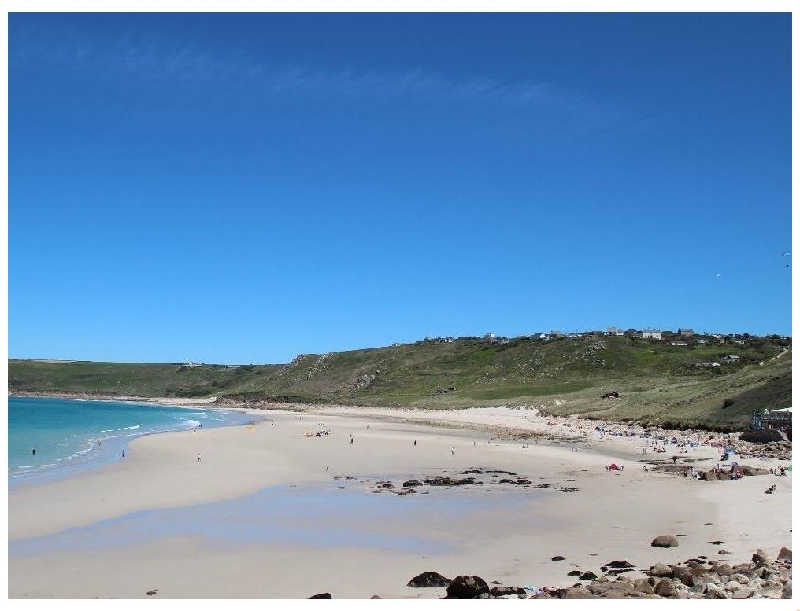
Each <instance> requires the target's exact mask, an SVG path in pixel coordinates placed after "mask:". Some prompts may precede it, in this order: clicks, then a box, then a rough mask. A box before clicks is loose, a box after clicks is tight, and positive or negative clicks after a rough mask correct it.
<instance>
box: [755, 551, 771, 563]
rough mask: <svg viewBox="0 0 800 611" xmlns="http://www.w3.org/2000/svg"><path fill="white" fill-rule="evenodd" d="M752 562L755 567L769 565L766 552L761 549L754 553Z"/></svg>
mask: <svg viewBox="0 0 800 611" xmlns="http://www.w3.org/2000/svg"><path fill="white" fill-rule="evenodd" d="M753 562H755V563H756V564H757V565H763V564H769V557H768V556H767V552H765V551H764V550H763V549H761V548H759V549H757V550H756V553H755V554H753Z"/></svg>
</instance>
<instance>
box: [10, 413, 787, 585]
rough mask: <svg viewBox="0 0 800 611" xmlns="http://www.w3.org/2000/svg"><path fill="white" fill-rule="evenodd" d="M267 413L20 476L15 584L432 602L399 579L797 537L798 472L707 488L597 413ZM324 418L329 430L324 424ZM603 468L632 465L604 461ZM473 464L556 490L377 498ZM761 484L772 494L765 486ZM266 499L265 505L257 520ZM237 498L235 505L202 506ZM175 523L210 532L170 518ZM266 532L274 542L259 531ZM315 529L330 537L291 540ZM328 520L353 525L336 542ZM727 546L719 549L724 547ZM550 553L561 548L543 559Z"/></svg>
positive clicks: (503, 577) (599, 561)
mask: <svg viewBox="0 0 800 611" xmlns="http://www.w3.org/2000/svg"><path fill="white" fill-rule="evenodd" d="M258 413H260V414H263V413H264V412H263V411H259V412H258ZM267 415H268V416H269V417H270V418H272V419H273V420H274V422H272V423H269V422H264V423H260V424H258V425H256V426H253V427H247V426H240V427H228V428H222V429H213V430H200V431H198V432H195V433H192V432H186V433H167V434H161V435H152V436H149V437H143V438H140V439H137V440H135V441H134V442H133V443H132V444H131V446H130V449H129V452H128V455H127V457H126V458H125V459H124V460H120V461H118V462H117V463H115V464H112V465H107V466H103V467H100V468H98V469H96V470H94V471H90V472H85V473H79V474H76V475H74V476H71V477H69V478H67V479H63V480H60V481H53V482H49V483H44V484H36V485H33V484H30V485H23V486H19V487H16V488H14V489H12V490H11V492H10V494H9V545H10V552H9V553H10V556H9V597H11V598H28V597H34V598H51V597H56V598H65V597H66V598H69V597H79V598H91V597H95V596H97V597H104V598H105V597H109V598H111V597H117V598H147V596H146V595H145V592H147V591H150V590H153V589H157V590H158V594H157V595H156V596H157V597H159V598H306V597H308V596H311V595H312V594H315V593H317V592H330V593H331V594H332V595H333V597H334V598H369V597H370V596H372V595H373V594H378V595H379V596H381V597H383V598H431V597H440V596H442V595H443V592H444V591H443V589H442V588H433V589H428V588H408V587H406V582H407V581H408V580H409V579H410V578H411V577H413V576H414V575H417V574H418V573H421V572H423V571H438V572H439V573H442V574H443V575H445V576H448V577H451V578H452V577H454V576H455V575H461V574H468V575H480V576H482V577H483V578H484V579H486V581H487V582H491V581H498V582H501V583H502V584H504V585H513V586H524V585H536V586H544V585H551V586H567V585H571V584H573V583H575V578H574V577H569V576H567V572H568V571H570V570H574V569H579V570H582V571H585V570H591V571H594V572H595V573H597V574H600V567H601V566H602V565H603V564H605V563H607V562H609V561H611V560H628V561H629V562H631V563H633V564H635V565H636V566H637V567H641V568H642V569H647V568H648V567H649V566H651V565H653V564H655V563H657V562H667V563H672V562H679V561H684V560H687V559H689V558H692V557H696V556H699V555H705V556H708V557H709V559H715V560H716V559H724V560H726V561H729V562H731V563H736V562H745V561H747V560H749V559H750V557H751V555H752V554H753V553H754V552H755V551H756V548H763V549H764V550H766V551H767V553H768V554H769V555H771V556H773V557H774V556H776V555H777V553H778V551H779V549H780V548H781V547H782V546H786V547H789V548H791V540H792V535H791V527H792V526H791V481H792V476H791V474H789V476H788V477H775V476H758V477H746V478H743V479H741V480H738V481H714V482H701V481H694V480H691V479H687V478H683V477H677V476H674V475H668V474H663V473H652V472H644V471H643V470H642V468H641V463H640V462H639V461H640V460H642V459H652V458H656V456H653V455H652V454H649V455H646V456H643V455H642V454H641V451H642V447H643V446H644V445H645V444H646V443H647V442H646V440H643V439H641V438H638V437H612V436H609V435H605V436H604V438H603V439H601V438H600V433H599V432H597V431H595V430H594V427H595V426H596V425H597V423H588V422H585V421H580V420H578V419H575V418H571V419H565V418H561V419H555V418H542V417H541V416H539V415H537V414H536V412H535V410H518V409H507V408H505V407H497V408H475V409H469V410H459V411H448V412H441V411H430V412H427V411H416V410H415V411H409V410H392V409H377V408H369V409H365V408H344V407H333V408H322V409H318V408H307V411H305V412H303V413H298V412H294V411H286V410H271V411H269V412H268V414H267ZM431 423H446V424H447V425H448V428H445V427H440V426H434V425H432V424H431ZM452 427H461V428H452ZM511 429H515V430H517V431H520V430H526V431H530V432H531V433H534V432H538V433H541V434H545V433H552V432H553V431H554V430H556V431H558V432H559V433H560V434H562V435H566V436H567V437H571V438H573V439H572V441H564V440H562V441H558V440H547V439H545V438H541V439H540V440H539V441H538V444H534V443H533V442H532V441H503V440H499V439H494V440H492V441H490V438H492V437H493V436H494V435H496V434H497V432H498V431H505V432H508V431H509V430H511ZM318 430H327V431H329V434H328V435H323V436H321V437H317V436H316V435H315V433H316V431H318ZM308 434H311V436H307V435H308ZM351 434H352V438H353V443H352V444H351V443H350V435H351ZM700 437H702V436H700ZM415 439H416V440H417V445H416V446H414V445H413V440H415ZM526 446H527V447H526ZM673 453H674V452H672V451H670V452H669V453H667V454H661V455H659V456H658V458H664V457H669V456H672V454H673ZM198 454H200V455H202V461H200V462H198V460H197V457H198ZM679 459H680V461H687V460H694V461H699V462H697V463H695V464H698V465H701V466H705V468H708V467H710V466H712V465H713V464H715V463H716V461H717V460H718V459H719V451H718V450H717V449H716V448H712V447H708V446H700V447H697V448H695V449H693V450H691V451H689V452H688V453H687V454H680V455H679ZM610 462H617V463H618V464H623V465H625V467H626V468H625V470H624V471H622V472H608V471H606V470H605V465H607V464H609V463H610ZM743 462H745V463H747V464H753V465H754V466H761V467H766V468H769V467H770V466H775V465H777V464H778V463H777V461H762V460H757V459H750V460H745V461H743ZM783 464H786V463H783ZM476 467H477V468H482V469H502V470H507V471H513V472H516V473H518V474H519V475H520V476H525V477H527V478H529V479H531V480H532V482H533V483H534V484H535V483H549V484H551V487H550V488H548V489H544V490H539V489H534V488H521V487H518V486H512V485H497V484H493V485H485V486H465V487H457V488H429V489H428V491H429V494H427V495H422V494H416V495H409V496H397V495H394V494H392V493H391V492H388V491H387V492H383V493H381V495H376V494H375V493H374V492H373V490H374V489H375V488H376V481H377V480H378V479H381V478H386V479H389V480H391V481H392V482H393V484H394V485H395V487H400V485H401V484H402V482H403V481H404V480H406V479H409V478H412V477H416V478H418V479H422V478H423V477H429V476H435V475H442V474H446V475H450V476H456V475H457V474H459V473H460V472H463V471H464V470H466V469H470V468H476ZM348 476H349V477H351V478H353V479H345V477H348ZM334 477H339V478H341V479H337V480H334V479H333V478H334ZM773 483H775V484H777V490H776V492H775V494H772V495H765V494H764V489H766V488H767V487H768V486H770V485H771V484H773ZM288 486H293V487H294V488H288ZM339 486H341V487H343V488H344V489H340V488H339ZM271 487H274V488H271ZM559 487H574V488H577V489H578V490H577V491H575V492H559V491H558V490H557V489H558V488H559ZM265 489H266V492H263V491H264V490H265ZM259 491H262V492H259ZM256 493H258V494H256ZM259 494H262V495H263V494H266V495H267V496H266V497H259ZM287 494H290V495H292V496H286V497H284V496H281V495H287ZM249 495H255V496H249ZM270 495H272V496H270ZM337 495H338V496H337ZM378 497H380V498H378ZM264 498H267V499H269V500H268V502H267V505H264V507H267V506H268V507H270V508H272V509H270V511H268V512H266V511H265V512H262V513H259V509H258V508H259V507H261V506H262V505H259V504H258V503H260V502H264V501H263V499H264ZM284 498H285V499H288V500H287V501H286V503H289V505H287V507H289V509H286V510H285V511H284V510H282V509H281V507H283V505H282V504H281V503H284V501H282V500H280V499H284ZM234 499H241V501H239V502H237V503H238V504H236V503H234V504H226V503H221V504H219V505H211V506H208V507H204V504H207V503H214V502H222V501H226V500H231V502H232V503H233V501H232V500H234ZM254 499H262V501H258V500H254ZM276 499H277V500H276ZM320 499H322V500H320ZM269 503H272V504H269ZM292 503H293V504H292ZM404 504H405V505H404ZM170 508H183V509H178V510H176V511H172V512H170V511H169V509H170ZM148 511H149V512H148ZM138 512H144V513H138ZM237 512H241V513H237ZM175 516H178V518H179V519H178V522H174V520H175ZM181 516H182V517H183V519H184V520H185V522H187V523H189V522H192V521H202V522H203V524H201V525H200V526H203V527H204V528H206V527H210V528H211V531H209V530H208V528H206V530H201V531H197V530H192V529H191V528H188V527H189V526H191V524H188V525H187V524H184V525H181V524H180V517H181ZM232 516H233V517H232ZM237 516H240V517H237ZM170 520H173V521H172V522H170ZM237 520H240V521H241V522H243V523H244V525H245V529H244V531H243V532H244V535H242V534H241V533H239V534H238V535H237V536H232V535H231V534H230V531H229V530H230V526H228V527H226V528H228V529H229V530H225V529H224V528H222V527H220V530H219V532H214V531H213V528H214V524H215V523H216V522H217V521H219V522H220V523H223V522H224V523H225V524H228V525H230V524H235V523H237ZM171 524H178V525H179V526H180V527H178V526H170V525H171ZM248 524H249V525H250V527H251V528H252V532H253V533H254V534H253V536H252V537H248V535H247V525H248ZM164 525H165V526H164ZM184 526H186V527H187V528H188V530H187V528H184ZM171 528H172V529H173V530H170V529H171ZM265 528H266V529H271V530H269V534H268V535H262V534H258V535H256V533H262V530H263V529H265ZM315 528H316V529H318V530H319V532H326V533H328V534H322V535H319V538H318V539H316V540H315V539H313V537H312V538H311V539H310V540H309V539H308V538H305V539H304V538H303V534H304V533H314V532H317V531H316V530H314V529H315ZM237 532H238V531H237ZM336 532H340V533H347V536H346V537H345V539H344V540H341V539H339V540H337V539H336V537H335V536H334V535H335V534H336ZM662 534H671V535H681V537H680V546H679V547H676V548H670V549H664V548H652V547H650V545H649V544H650V541H651V540H652V539H653V538H654V537H656V536H657V535H662ZM712 541H722V542H723V543H722V544H717V545H715V544H712V543H711V542H712ZM721 548H724V549H725V550H727V551H729V552H730V555H727V556H719V555H717V552H718V551H719V550H720V549H721ZM556 555H561V556H565V557H566V560H564V561H562V562H553V561H552V560H551V557H553V556H556ZM631 575H636V576H638V575H639V573H632V574H631Z"/></svg>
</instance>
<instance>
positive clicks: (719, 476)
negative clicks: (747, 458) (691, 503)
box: [649, 461, 770, 482]
mask: <svg viewBox="0 0 800 611" xmlns="http://www.w3.org/2000/svg"><path fill="white" fill-rule="evenodd" d="M649 464H650V465H651V466H650V467H649V470H650V471H653V472H661V473H674V474H676V475H689V474H690V473H691V474H693V475H694V477H695V478H696V479H698V480H700V481H709V482H710V481H716V480H729V479H731V469H730V468H724V469H719V470H717V469H714V468H711V469H707V470H706V469H693V468H692V466H691V465H685V464H675V465H673V464H667V463H664V462H662V461H659V462H656V461H649ZM736 471H738V472H740V473H741V474H742V475H743V476H745V477H751V476H754V475H769V474H770V471H769V469H764V468H762V467H752V466H750V465H737V466H736Z"/></svg>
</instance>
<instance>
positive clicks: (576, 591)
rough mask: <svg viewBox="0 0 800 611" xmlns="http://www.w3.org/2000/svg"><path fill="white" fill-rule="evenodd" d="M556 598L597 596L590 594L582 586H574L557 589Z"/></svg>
mask: <svg viewBox="0 0 800 611" xmlns="http://www.w3.org/2000/svg"><path fill="white" fill-rule="evenodd" d="M558 598H565V599H576V598H599V596H597V595H595V594H592V593H591V592H590V591H589V590H587V589H586V588H584V587H583V586H575V587H573V588H564V589H563V590H559V591H558Z"/></svg>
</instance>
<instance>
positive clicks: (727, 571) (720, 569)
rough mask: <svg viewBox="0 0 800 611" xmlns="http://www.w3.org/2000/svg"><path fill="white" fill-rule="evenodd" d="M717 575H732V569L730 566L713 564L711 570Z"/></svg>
mask: <svg viewBox="0 0 800 611" xmlns="http://www.w3.org/2000/svg"><path fill="white" fill-rule="evenodd" d="M712 570H713V571H714V572H715V573H716V574H717V575H725V576H727V575H733V568H731V565H730V564H715V565H714V568H713V569H712Z"/></svg>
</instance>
